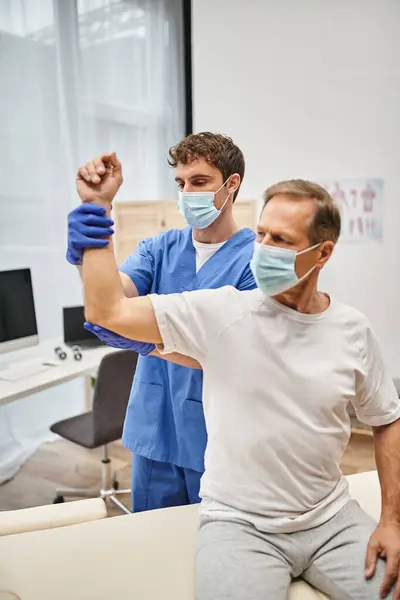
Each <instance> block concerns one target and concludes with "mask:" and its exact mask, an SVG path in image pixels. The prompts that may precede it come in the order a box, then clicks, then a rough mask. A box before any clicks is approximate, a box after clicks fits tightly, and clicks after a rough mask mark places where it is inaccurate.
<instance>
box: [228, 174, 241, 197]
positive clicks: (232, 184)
mask: <svg viewBox="0 0 400 600" xmlns="http://www.w3.org/2000/svg"><path fill="white" fill-rule="evenodd" d="M239 186H240V175H239V173H234V174H233V175H231V176H230V178H229V181H228V183H227V186H226V187H227V188H228V191H229V193H230V194H231V195H232V196H233V195H234V193H235V192H236V191H237V190H238V189H239Z"/></svg>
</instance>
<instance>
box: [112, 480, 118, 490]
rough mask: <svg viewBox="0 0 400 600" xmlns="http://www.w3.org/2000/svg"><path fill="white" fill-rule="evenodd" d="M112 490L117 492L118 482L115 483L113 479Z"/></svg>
mask: <svg viewBox="0 0 400 600" xmlns="http://www.w3.org/2000/svg"><path fill="white" fill-rule="evenodd" d="M113 488H114V490H115V491H117V490H119V481H117V480H116V479H114V481H113Z"/></svg>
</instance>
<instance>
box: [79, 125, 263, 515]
mask: <svg viewBox="0 0 400 600" xmlns="http://www.w3.org/2000/svg"><path fill="white" fill-rule="evenodd" d="M169 164H170V165H171V166H172V167H174V168H175V170H176V182H177V186H178V189H179V201H178V208H179V210H180V212H181V213H182V215H183V216H184V218H185V220H186V222H187V224H188V226H187V227H185V228H184V229H172V230H169V231H166V232H164V233H161V234H160V235H158V236H156V237H153V238H148V239H146V240H144V241H142V242H141V243H140V244H139V246H138V248H137V250H136V251H135V252H134V253H133V254H132V255H131V256H129V258H128V259H127V260H126V262H125V263H124V264H123V265H121V267H120V274H121V280H122V283H123V287H124V292H125V295H126V296H129V297H133V296H136V295H146V294H151V293H153V294H154V293H157V294H172V293H176V292H178V293H179V292H183V291H190V290H197V289H208V288H218V287H222V286H225V285H231V286H234V287H236V288H237V289H240V290H249V289H253V288H255V287H256V284H255V282H254V279H253V276H252V274H251V271H250V267H249V262H250V259H251V257H252V254H253V248H254V239H255V234H254V233H253V231H251V230H250V229H239V228H238V226H237V224H236V223H235V220H234V218H233V213H232V206H233V203H234V201H235V199H236V196H237V194H238V191H239V187H240V185H241V182H242V180H243V176H244V170H245V163H244V157H243V154H242V152H241V150H240V149H239V148H238V147H237V146H236V145H235V144H234V143H233V141H232V140H231V139H230V138H229V137H226V136H224V135H220V134H213V133H208V132H206V133H200V134H193V135H190V136H188V137H186V138H184V139H183V140H182V141H181V142H179V143H178V144H177V145H175V146H173V147H172V148H171V149H170V150H169ZM118 165H119V166H118ZM121 183H122V170H121V166H120V164H119V162H118V161H117V159H116V156H115V154H108V155H107V154H105V155H102V156H100V157H98V158H95V159H94V160H93V161H90V162H88V163H86V165H84V166H82V167H81V168H80V169H79V171H78V179H77V188H78V193H79V195H80V197H81V199H82V200H83V201H85V202H84V203H83V204H82V205H81V206H79V207H78V208H76V209H75V210H74V211H72V212H71V213H70V215H69V218H68V252H67V259H68V261H69V262H70V263H72V264H75V265H78V269H79V265H80V264H81V263H82V256H83V251H84V249H85V248H94V247H101V246H104V245H106V244H108V243H109V239H110V236H111V235H112V233H113V229H112V225H113V222H112V221H111V219H110V216H109V215H108V214H106V211H105V209H103V208H102V206H99V205H98V204H90V199H91V198H93V197H94V195H96V199H98V198H104V199H107V201H108V202H110V201H111V200H112V199H113V198H114V196H115V194H116V192H117V190H118V188H119V186H120V185H121ZM87 200H89V203H88V202H87ZM87 328H89V329H90V330H91V331H93V332H94V333H96V335H98V337H99V338H100V339H102V340H103V341H105V342H106V343H107V344H109V345H111V346H114V347H117V348H129V349H132V350H134V351H136V352H138V353H139V354H140V356H139V360H138V365H137V370H136V374H135V377H134V381H133V386H132V391H131V395H130V399H129V405H128V408H127V413H126V419H125V425H124V431H123V438H122V441H123V444H124V446H125V447H126V448H128V449H129V450H131V451H132V509H133V511H134V512H139V511H143V510H150V509H155V508H163V507H168V506H177V505H183V504H192V503H197V502H199V501H200V498H199V487H200V478H201V476H202V474H203V471H204V452H205V448H206V443H207V434H206V427H205V422H204V415H203V406H202V371H200V370H198V369H195V368H190V367H191V366H196V365H195V364H193V365H192V364H191V363H190V362H188V360H189V359H186V358H184V357H180V356H179V355H173V356H169V357H165V356H164V357H161V356H160V355H159V354H158V352H157V350H156V348H155V347H154V345H151V344H145V343H141V342H133V341H132V340H127V339H126V338H122V337H120V336H118V335H116V334H114V333H111V332H109V331H107V330H105V329H102V328H100V327H96V326H92V325H91V324H87ZM166 358H168V359H169V360H165V359H166Z"/></svg>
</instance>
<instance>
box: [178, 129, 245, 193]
mask: <svg viewBox="0 0 400 600" xmlns="http://www.w3.org/2000/svg"><path fill="white" fill-rule="evenodd" d="M199 158H204V159H205V160H206V161H207V162H208V163H209V164H210V165H212V166H213V167H215V168H216V169H218V171H220V173H221V175H222V180H223V182H224V183H225V181H226V180H227V179H228V178H229V177H230V176H231V175H233V174H234V173H238V174H239V175H240V182H242V181H243V177H244V171H245V163H244V156H243V153H242V151H241V150H240V148H238V146H236V144H234V143H233V141H232V139H231V138H230V137H228V136H226V135H222V134H220V133H210V132H209V131H205V132H203V133H192V134H191V135H188V136H187V137H185V138H183V140H182V141H180V142H179V143H178V144H176V145H175V146H172V148H170V149H169V159H168V164H169V165H170V166H171V167H174V168H176V167H177V166H178V164H182V165H187V164H188V163H191V162H192V161H193V160H197V159H199ZM239 188H240V186H239ZM239 188H238V189H237V190H236V192H235V194H234V197H233V200H235V199H236V197H237V195H238V192H239Z"/></svg>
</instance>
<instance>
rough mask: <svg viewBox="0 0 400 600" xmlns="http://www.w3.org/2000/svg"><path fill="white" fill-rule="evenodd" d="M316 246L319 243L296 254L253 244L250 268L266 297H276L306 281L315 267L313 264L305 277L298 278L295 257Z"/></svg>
mask: <svg viewBox="0 0 400 600" xmlns="http://www.w3.org/2000/svg"><path fill="white" fill-rule="evenodd" d="M318 246H320V243H319V244H315V245H314V246H311V247H310V248H306V249H305V250H301V251H300V252H296V250H291V249H290V248H280V247H278V246H268V245H266V244H259V243H258V242H255V244H254V254H253V258H252V259H251V262H250V268H251V271H252V273H253V275H254V279H255V280H256V283H257V285H258V287H259V288H260V290H261V291H262V292H264V294H268V296H276V295H277V294H282V293H283V292H287V290H290V289H291V288H293V287H294V286H295V285H297V284H298V283H300V282H301V281H303V280H304V279H306V277H308V276H309V275H310V273H312V272H313V271H314V269H315V267H316V266H317V265H316V264H315V265H314V266H313V267H312V268H311V269H310V270H309V271H307V273H305V275H303V276H302V277H300V278H299V277H298V276H297V274H296V271H295V263H296V256H300V254H305V253H306V252H310V250H314V248H318Z"/></svg>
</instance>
